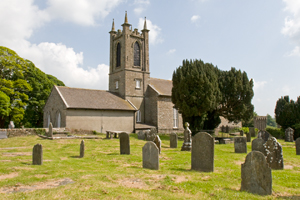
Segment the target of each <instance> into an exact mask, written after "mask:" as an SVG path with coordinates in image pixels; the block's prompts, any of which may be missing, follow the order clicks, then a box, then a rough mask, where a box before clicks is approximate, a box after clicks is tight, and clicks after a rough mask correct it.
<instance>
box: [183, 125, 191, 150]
mask: <svg viewBox="0 0 300 200" xmlns="http://www.w3.org/2000/svg"><path fill="white" fill-rule="evenodd" d="M184 126H185V130H184V132H183V134H184V142H183V144H182V147H181V151H190V150H191V148H192V131H191V130H190V129H189V126H190V124H189V123H188V122H185V124H184Z"/></svg>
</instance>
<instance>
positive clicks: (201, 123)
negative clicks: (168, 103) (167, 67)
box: [172, 60, 254, 133]
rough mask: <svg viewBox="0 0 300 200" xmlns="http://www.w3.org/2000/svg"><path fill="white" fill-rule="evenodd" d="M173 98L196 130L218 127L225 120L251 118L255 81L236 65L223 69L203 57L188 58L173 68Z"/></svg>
mask: <svg viewBox="0 0 300 200" xmlns="http://www.w3.org/2000/svg"><path fill="white" fill-rule="evenodd" d="M172 80H173V88H172V102H173V103H174V105H175V108H177V109H178V110H179V112H180V113H181V114H182V117H183V122H186V121H188V122H189V123H190V126H191V129H192V131H193V133H194V132H196V131H198V130H203V129H214V128H215V127H217V126H218V125H219V124H220V122H221V120H220V116H223V117H225V118H226V119H228V120H229V121H234V122H238V121H240V120H249V119H250V118H252V116H253V110H254V106H253V105H252V104H251V100H252V98H253V95H254V93H253V81H252V79H251V80H249V79H248V77H247V74H246V72H241V71H240V70H236V69H235V68H231V70H229V71H222V70H220V69H218V68H217V67H216V66H214V65H213V64H211V63H204V62H203V61H202V60H190V61H189V60H184V61H183V63H182V66H179V67H178V68H177V69H176V70H175V71H174V72H173V78H172Z"/></svg>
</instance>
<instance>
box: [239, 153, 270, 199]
mask: <svg viewBox="0 0 300 200" xmlns="http://www.w3.org/2000/svg"><path fill="white" fill-rule="evenodd" d="M241 178H242V183H241V191H247V192H250V193H253V194H259V195H270V194H272V171H271V168H270V167H269V166H268V163H267V161H266V158H265V156H264V155H263V154H262V153H261V152H258V151H252V152H250V153H249V154H248V155H247V156H246V160H245V163H244V164H242V169H241Z"/></svg>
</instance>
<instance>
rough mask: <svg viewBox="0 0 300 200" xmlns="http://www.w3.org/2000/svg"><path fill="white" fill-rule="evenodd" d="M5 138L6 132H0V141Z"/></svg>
mask: <svg viewBox="0 0 300 200" xmlns="http://www.w3.org/2000/svg"><path fill="white" fill-rule="evenodd" d="M5 138H7V132H6V131H0V139H5Z"/></svg>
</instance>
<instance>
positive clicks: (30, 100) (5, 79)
mask: <svg viewBox="0 0 300 200" xmlns="http://www.w3.org/2000/svg"><path fill="white" fill-rule="evenodd" d="M0 83H1V84H0V103H1V104H0V127H7V124H8V123H9V121H14V123H15V125H16V127H18V126H21V125H25V126H27V127H42V125H43V124H42V122H43V110H42V109H43V107H44V105H45V101H46V100H47V98H48V96H49V94H50V92H51V88H52V87H53V85H64V84H63V82H61V81H59V80H58V79H57V78H55V77H53V76H51V75H47V74H45V73H44V72H42V71H41V70H40V69H38V68H36V67H35V65H34V64H33V63H32V62H31V61H29V60H25V59H23V58H21V57H19V56H18V54H17V53H16V52H14V51H12V50H10V49H8V48H6V47H1V46H0Z"/></svg>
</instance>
